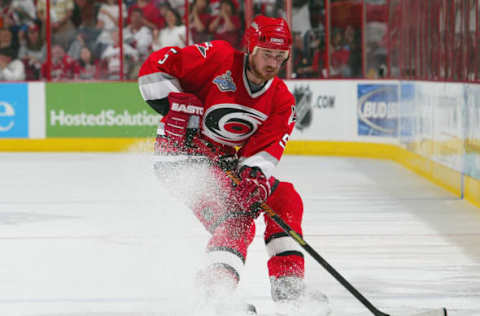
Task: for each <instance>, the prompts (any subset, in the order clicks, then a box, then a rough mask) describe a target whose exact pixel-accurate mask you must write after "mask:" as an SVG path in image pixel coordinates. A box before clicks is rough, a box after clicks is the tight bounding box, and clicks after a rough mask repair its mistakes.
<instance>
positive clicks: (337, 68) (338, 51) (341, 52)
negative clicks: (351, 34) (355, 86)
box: [330, 29, 351, 78]
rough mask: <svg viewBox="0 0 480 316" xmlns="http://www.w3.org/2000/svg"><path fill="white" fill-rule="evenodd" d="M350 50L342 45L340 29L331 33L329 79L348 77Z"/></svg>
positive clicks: (349, 72)
mask: <svg viewBox="0 0 480 316" xmlns="http://www.w3.org/2000/svg"><path fill="white" fill-rule="evenodd" d="M349 58H350V50H349V49H348V47H346V46H345V45H344V41H343V34H342V29H336V30H334V31H333V39H332V54H331V59H330V77H340V78H341V77H350V76H351V70H350V67H349V65H348V60H349Z"/></svg>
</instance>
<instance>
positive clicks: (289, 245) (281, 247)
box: [266, 236, 302, 258]
mask: <svg viewBox="0 0 480 316" xmlns="http://www.w3.org/2000/svg"><path fill="white" fill-rule="evenodd" d="M266 247H267V253H268V257H269V258H271V257H274V256H278V255H280V254H281V253H283V252H287V251H298V252H301V250H302V248H301V247H300V246H299V245H298V244H297V243H296V242H295V241H294V240H293V239H292V238H290V236H288V237H287V236H284V237H280V238H274V239H272V240H270V241H269V242H268V244H267V246H266Z"/></svg>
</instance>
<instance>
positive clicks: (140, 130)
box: [46, 82, 161, 137]
mask: <svg viewBox="0 0 480 316" xmlns="http://www.w3.org/2000/svg"><path fill="white" fill-rule="evenodd" d="M46 89H47V137H152V136H154V135H155V132H156V126H157V125H158V122H159V120H160V118H161V116H160V115H159V114H158V113H156V112H155V111H153V110H152V109H151V108H150V107H149V106H148V105H147V104H146V103H145V102H144V101H143V99H142V97H141V95H140V92H139V90H138V86H137V84H136V83H134V82H132V83H119V82H104V83H49V84H47V87H46Z"/></svg>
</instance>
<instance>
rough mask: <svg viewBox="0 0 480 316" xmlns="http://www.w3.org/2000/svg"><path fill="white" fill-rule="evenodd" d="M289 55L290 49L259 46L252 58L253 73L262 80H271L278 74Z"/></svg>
mask: <svg viewBox="0 0 480 316" xmlns="http://www.w3.org/2000/svg"><path fill="white" fill-rule="evenodd" d="M287 57H288V51H285V50H278V49H268V48H261V47H257V48H256V49H255V52H254V54H252V58H251V60H250V66H251V70H252V73H253V75H254V76H255V77H257V78H258V79H261V80H262V81H267V80H270V79H272V78H273V77H275V76H276V75H277V74H278V72H279V71H280V68H281V67H282V65H283V62H284V61H285V60H286V59H287Z"/></svg>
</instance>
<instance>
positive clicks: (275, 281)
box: [270, 276, 331, 316]
mask: <svg viewBox="0 0 480 316" xmlns="http://www.w3.org/2000/svg"><path fill="white" fill-rule="evenodd" d="M270 283H271V294H272V299H273V301H274V302H275V315H276V316H328V315H330V313H331V309H330V306H329V302H328V298H327V296H326V295H325V294H323V293H321V292H320V291H318V290H313V289H309V288H307V287H306V286H305V283H304V281H303V279H301V278H299V277H294V276H286V277H280V278H274V277H271V278H270Z"/></svg>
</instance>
